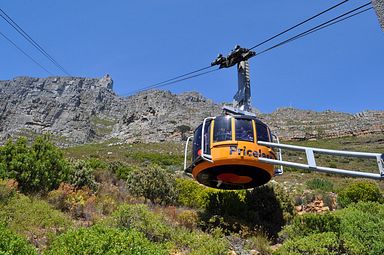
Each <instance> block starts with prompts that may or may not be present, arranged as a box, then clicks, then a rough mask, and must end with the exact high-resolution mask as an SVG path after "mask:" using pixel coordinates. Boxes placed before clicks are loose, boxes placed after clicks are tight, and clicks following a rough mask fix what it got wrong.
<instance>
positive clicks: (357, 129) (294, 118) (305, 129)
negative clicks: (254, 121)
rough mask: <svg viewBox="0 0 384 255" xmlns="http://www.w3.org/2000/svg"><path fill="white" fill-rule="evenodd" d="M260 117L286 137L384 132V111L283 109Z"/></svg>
mask: <svg viewBox="0 0 384 255" xmlns="http://www.w3.org/2000/svg"><path fill="white" fill-rule="evenodd" d="M260 118H261V119H262V120H264V122H266V123H268V124H269V125H270V127H271V129H272V130H273V131H274V132H275V133H276V134H277V135H278V136H279V137H280V138H282V139H285V140H308V139H317V138H335V137H344V136H359V135H365V134H374V133H378V134H380V133H384V111H365V112H361V113H358V114H355V115H352V114H348V113H341V112H334V111H330V110H327V111H324V112H315V111H309V110H298V109H294V108H281V109H278V110H276V111H275V112H273V113H271V114H261V115H260Z"/></svg>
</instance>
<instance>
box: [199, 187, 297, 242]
mask: <svg viewBox="0 0 384 255" xmlns="http://www.w3.org/2000/svg"><path fill="white" fill-rule="evenodd" d="M202 194H203V197H202V198H201V199H202V200H203V202H202V204H203V208H204V211H203V212H202V213H201V219H202V228H203V229H206V228H208V229H209V228H217V227H220V228H222V229H223V230H224V231H225V232H242V234H243V235H244V234H245V235H247V232H249V231H254V230H257V231H260V230H261V231H262V232H265V233H266V234H267V235H268V236H269V237H275V236H277V233H278V232H279V231H280V230H281V228H282V226H284V225H285V224H286V223H288V222H289V221H290V220H291V219H292V218H293V216H294V213H295V211H294V206H293V201H292V199H291V197H289V195H288V194H287V193H286V192H285V191H284V190H283V189H282V187H281V186H279V185H277V184H269V185H264V186H261V187H258V188H255V189H253V190H251V191H249V190H246V191H245V190H242V191H220V190H214V189H208V190H207V191H206V192H204V193H202Z"/></svg>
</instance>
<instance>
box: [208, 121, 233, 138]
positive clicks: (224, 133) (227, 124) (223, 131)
mask: <svg viewBox="0 0 384 255" xmlns="http://www.w3.org/2000/svg"><path fill="white" fill-rule="evenodd" d="M231 126H232V125H231V118H230V117H217V118H216V119H215V125H214V130H213V142H221V141H231V140H232V129H231Z"/></svg>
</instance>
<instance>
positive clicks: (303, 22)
mask: <svg viewBox="0 0 384 255" xmlns="http://www.w3.org/2000/svg"><path fill="white" fill-rule="evenodd" d="M348 1H349V0H344V1H342V2H340V3H338V4H336V5H334V6H331V7H329V8H328V9H326V10H324V11H322V12H320V13H318V14H316V15H313V16H312V17H310V18H308V19H306V20H304V21H302V22H300V23H298V24H296V25H294V26H292V27H290V28H288V29H286V30H284V31H282V32H280V33H278V34H276V35H274V36H272V37H270V38H268V39H266V40H264V41H262V42H260V43H258V44H256V45H255V46H252V47H251V48H249V49H250V50H253V49H254V48H257V47H259V46H261V45H263V44H265V43H267V42H269V41H272V40H273V39H275V38H277V37H279V36H281V35H283V34H285V33H287V32H289V31H291V30H293V29H295V28H297V27H299V26H301V25H303V24H305V23H307V22H309V21H311V20H313V19H315V18H317V17H319V16H321V15H323V14H324V13H327V12H329V11H331V10H333V9H335V8H337V7H339V6H340V5H343V4H345V3H346V2H348Z"/></svg>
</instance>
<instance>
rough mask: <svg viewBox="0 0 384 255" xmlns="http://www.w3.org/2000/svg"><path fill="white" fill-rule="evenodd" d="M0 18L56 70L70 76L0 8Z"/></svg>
mask: <svg viewBox="0 0 384 255" xmlns="http://www.w3.org/2000/svg"><path fill="white" fill-rule="evenodd" d="M0 16H1V17H2V18H3V19H4V20H5V21H6V22H7V23H8V24H9V25H10V26H12V27H13V28H14V29H15V30H16V31H17V32H18V33H19V34H20V35H21V36H22V37H24V39H26V40H27V41H28V42H29V43H30V44H31V45H32V46H33V47H35V48H36V49H37V50H38V51H39V52H40V53H41V54H43V55H44V56H45V57H46V58H48V59H49V60H50V61H51V62H52V63H53V64H54V65H55V66H56V67H57V68H59V69H60V70H61V71H62V72H64V73H65V74H66V75H68V76H71V75H70V73H69V72H67V71H66V70H65V69H64V68H63V67H62V66H61V65H60V64H59V63H58V62H57V61H56V60H55V59H54V58H53V57H52V56H51V55H50V54H48V53H47V51H45V50H44V48H43V47H41V45H40V44H39V43H37V42H36V41H35V40H33V39H32V37H31V36H30V35H29V34H28V33H27V32H25V31H24V29H22V28H21V27H20V26H19V25H18V24H17V23H16V22H15V21H14V20H13V19H12V18H11V17H10V16H9V15H8V14H7V13H5V11H4V10H2V9H1V8H0Z"/></svg>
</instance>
